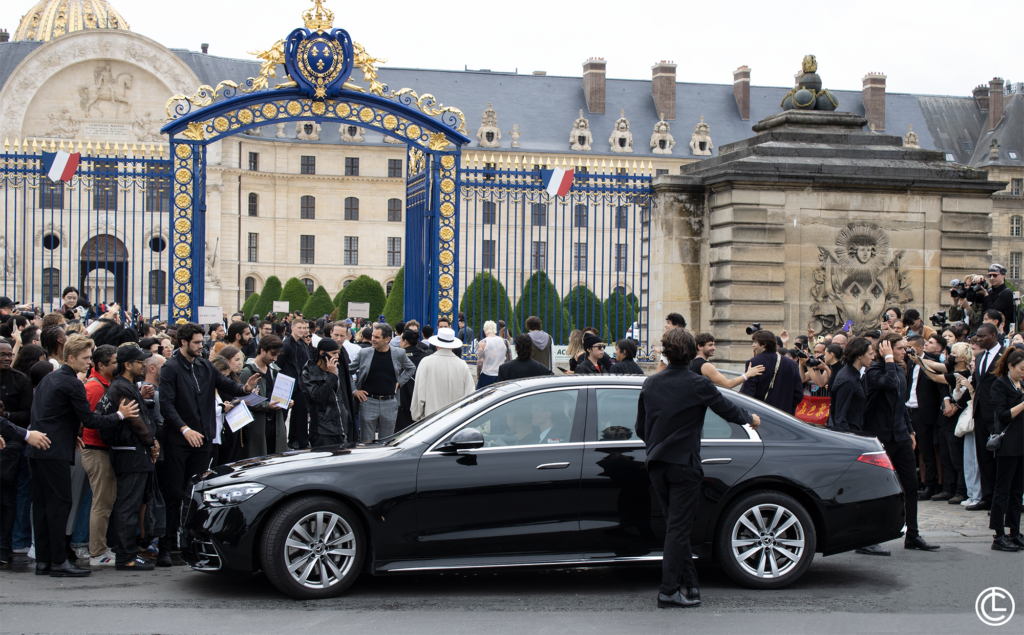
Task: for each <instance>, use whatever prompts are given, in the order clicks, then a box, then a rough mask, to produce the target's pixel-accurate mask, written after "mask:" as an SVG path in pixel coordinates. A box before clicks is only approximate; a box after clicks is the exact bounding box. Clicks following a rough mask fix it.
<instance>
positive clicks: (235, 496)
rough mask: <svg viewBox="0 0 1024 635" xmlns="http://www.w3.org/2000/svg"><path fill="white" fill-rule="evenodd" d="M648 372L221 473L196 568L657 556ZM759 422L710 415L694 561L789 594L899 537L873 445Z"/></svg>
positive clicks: (388, 566) (555, 389)
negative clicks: (822, 564) (847, 554)
mask: <svg viewBox="0 0 1024 635" xmlns="http://www.w3.org/2000/svg"><path fill="white" fill-rule="evenodd" d="M642 384H643V378H642V377H621V376H614V377H594V376H586V377H556V378H550V377H549V378H542V379H529V380H523V381H517V382H507V383H502V384H497V385H495V386H492V387H489V388H486V389H484V390H481V391H478V392H476V393H474V394H473V395H471V396H469V397H467V398H465V399H463V400H462V401H459V402H457V403H455V404H452V405H451V406H449V407H447V408H445V409H444V410H442V411H440V412H438V413H435V414H434V415H432V416H430V417H428V418H426V419H424V420H423V421H420V422H418V423H417V424H415V425H414V426H412V427H411V428H409V429H406V430H404V431H402V432H400V433H398V434H397V435H395V436H393V437H390V438H388V439H384V440H382V441H378V442H376V443H371V444H358V445H347V446H335V447H331V448H326V449H318V450H312V451H310V450H305V451H295V452H286V453H284V454H279V455H276V456H268V457H262V458H258V459H251V460H246V461H241V462H239V463H234V464H232V465H228V466H220V467H218V468H216V469H215V470H214V471H213V472H208V473H207V474H205V475H204V476H203V477H202V478H201V479H198V481H197V482H196V483H195V485H194V487H193V491H192V496H191V500H190V501H189V502H188V503H187V506H188V509H187V510H185V513H184V514H183V520H182V528H181V530H180V535H181V539H182V542H183V545H184V547H183V552H182V555H183V557H184V558H185V560H186V561H188V563H189V564H190V565H191V566H192V567H193V568H195V569H196V570H199V571H209V572H217V573H224V574H236V575H237V574H243V575H247V574H252V573H254V572H257V571H260V570H262V571H264V572H265V573H266V575H267V577H268V578H269V579H270V580H271V582H273V584H274V585H275V586H277V587H278V588H279V589H280V590H281V591H283V592H284V593H287V594H288V595H291V596H294V597H298V598H325V597H331V596H335V595H338V594H340V593H342V592H344V591H345V589H347V588H348V587H349V585H351V584H352V583H353V582H354V581H355V580H356V578H357V577H358V576H359V574H360V573H362V572H364V571H365V572H367V573H369V574H372V575H382V574H389V573H410V572H421V571H422V572H426V571H439V570H446V569H471V568H483V567H529V566H543V567H551V566H555V567H566V566H570V567H581V566H596V565H608V564H615V563H637V562H644V561H652V562H656V561H660V560H661V549H662V546H663V541H664V529H665V526H664V518H663V516H662V510H661V509H660V506H659V505H658V503H657V500H656V499H655V498H654V496H653V490H652V488H651V486H650V481H649V479H648V476H647V470H646V468H645V465H644V458H645V454H644V444H643V442H642V441H640V440H638V439H637V438H636V434H635V432H634V427H633V426H634V423H635V420H636V409H637V398H638V396H639V394H640V387H641V385H642ZM723 394H724V395H725V396H726V397H727V398H728V399H731V400H733V401H734V402H735V403H737V404H738V405H740V406H741V407H743V408H745V409H746V410H747V411H749V412H753V413H757V414H758V415H760V417H761V426H760V428H758V429H757V430H756V431H755V430H753V429H751V428H750V427H749V426H740V425H736V424H732V423H729V422H726V421H724V420H723V419H721V418H720V417H718V416H717V415H715V414H714V413H713V412H711V411H710V410H709V411H708V412H707V416H706V418H705V421H704V430H703V436H702V442H701V457H702V463H703V468H704V481H703V484H702V486H701V491H700V502H699V508H698V511H697V516H696V519H695V522H694V525H693V531H692V535H691V541H692V545H693V552H694V557H695V558H697V559H699V561H702V562H717V563H718V564H719V565H720V566H722V567H723V568H724V570H725V571H726V573H728V575H729V576H730V577H731V578H732V579H733V580H735V581H736V582H738V583H739V584H742V585H744V586H747V587H751V588H756V589H775V588H781V587H784V586H786V585H788V584H791V583H792V582H794V581H795V580H797V579H799V578H800V576H802V575H803V574H804V572H805V571H807V568H808V567H809V566H810V565H811V560H812V559H813V558H814V554H815V553H822V554H824V555H826V556H827V555H831V554H835V553H840V552H843V551H849V550H852V549H855V548H857V547H861V546H864V545H869V544H874V543H880V542H884V541H887V540H892V539H894V538H898V537H899V536H901V534H902V531H903V527H904V513H903V491H902V490H901V489H900V484H899V481H898V480H897V478H896V474H895V472H894V471H893V469H892V466H891V464H890V463H889V460H888V458H887V456H886V454H885V452H884V451H883V450H882V446H881V444H880V443H879V442H878V441H877V440H876V439H873V438H864V437H859V436H856V435H853V434H845V433H839V432H835V431H832V430H825V429H820V428H816V427H814V426H812V425H810V424H806V423H803V422H801V421H799V420H797V419H794V418H792V417H790V416H788V415H786V414H784V413H782V412H780V411H778V410H775V409H774V408H772V407H770V406H767V405H765V404H763V403H761V402H759V401H754V400H752V399H750V398H748V397H746V396H744V395H741V394H738V393H734V392H730V391H725V390H723Z"/></svg>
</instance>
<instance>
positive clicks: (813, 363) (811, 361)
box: [807, 357, 825, 368]
mask: <svg viewBox="0 0 1024 635" xmlns="http://www.w3.org/2000/svg"><path fill="white" fill-rule="evenodd" d="M824 363H825V362H823V361H821V360H820V359H818V358H817V357H809V358H807V368H817V367H818V366H821V365H822V364H824Z"/></svg>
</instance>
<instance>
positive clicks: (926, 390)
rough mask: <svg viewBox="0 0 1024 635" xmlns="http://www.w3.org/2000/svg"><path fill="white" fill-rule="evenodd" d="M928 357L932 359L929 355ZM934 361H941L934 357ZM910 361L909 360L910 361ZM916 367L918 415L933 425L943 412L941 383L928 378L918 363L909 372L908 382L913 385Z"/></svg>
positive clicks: (926, 422) (927, 423)
mask: <svg viewBox="0 0 1024 635" xmlns="http://www.w3.org/2000/svg"><path fill="white" fill-rule="evenodd" d="M928 359H932V358H931V357H929V358H928ZM933 361H936V362H937V361H939V360H938V359H934V360H933ZM908 363H909V362H908ZM914 368H917V373H918V375H917V391H916V393H917V416H918V417H919V419H920V420H921V421H922V422H924V423H925V424H926V425H933V424H935V422H937V421H938V420H939V415H940V414H941V413H942V391H941V390H940V385H939V384H936V383H935V382H934V381H932V380H930V379H928V375H927V374H926V373H925V372H924V371H923V370H921V369H920V368H919V367H918V366H917V364H914V365H913V366H912V367H910V370H909V372H908V373H907V384H908V385H913V382H914V375H913V373H914Z"/></svg>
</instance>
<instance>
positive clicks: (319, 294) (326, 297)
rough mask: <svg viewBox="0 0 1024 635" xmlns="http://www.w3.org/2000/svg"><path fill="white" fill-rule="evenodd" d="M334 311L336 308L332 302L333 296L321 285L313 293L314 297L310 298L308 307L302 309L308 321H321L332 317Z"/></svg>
mask: <svg viewBox="0 0 1024 635" xmlns="http://www.w3.org/2000/svg"><path fill="white" fill-rule="evenodd" d="M334 309H335V306H334V302H332V301H331V295H330V294H329V293H327V289H324V287H323V285H320V286H319V287H317V288H316V291H314V292H313V295H311V296H309V300H307V301H306V305H305V306H304V307H302V314H303V315H305V316H306V319H308V320H319V319H320V318H322V317H323V316H325V315H330V313H331V311H334Z"/></svg>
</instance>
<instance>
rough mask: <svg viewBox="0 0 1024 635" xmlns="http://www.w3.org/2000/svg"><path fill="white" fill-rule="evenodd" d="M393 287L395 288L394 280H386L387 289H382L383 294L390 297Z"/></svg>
mask: <svg viewBox="0 0 1024 635" xmlns="http://www.w3.org/2000/svg"><path fill="white" fill-rule="evenodd" d="M394 286H395V281H394V280H388V284H387V287H385V288H384V293H386V294H387V295H389V296H390V295H391V289H392V287H394Z"/></svg>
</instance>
